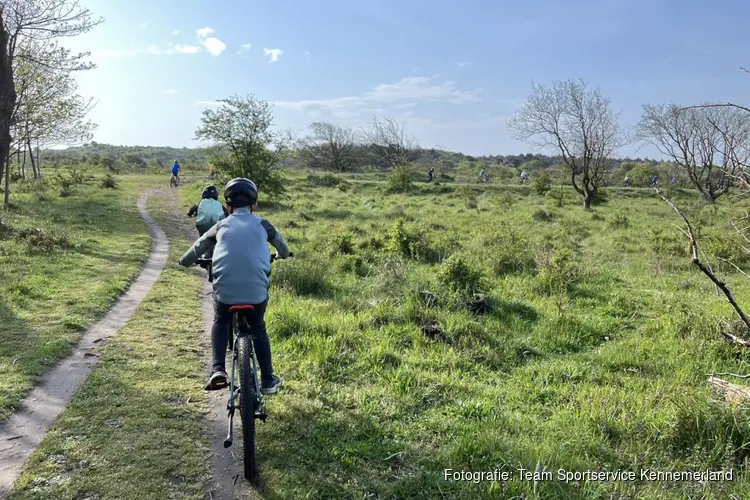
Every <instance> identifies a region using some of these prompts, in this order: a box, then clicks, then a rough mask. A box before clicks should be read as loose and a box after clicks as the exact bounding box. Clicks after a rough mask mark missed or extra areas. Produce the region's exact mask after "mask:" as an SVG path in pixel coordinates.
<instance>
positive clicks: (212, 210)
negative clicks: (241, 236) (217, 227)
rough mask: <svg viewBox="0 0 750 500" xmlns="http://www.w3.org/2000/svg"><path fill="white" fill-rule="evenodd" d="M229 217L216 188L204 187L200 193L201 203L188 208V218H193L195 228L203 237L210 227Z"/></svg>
mask: <svg viewBox="0 0 750 500" xmlns="http://www.w3.org/2000/svg"><path fill="white" fill-rule="evenodd" d="M228 215H229V211H228V210H227V208H226V207H225V206H224V205H222V203H221V202H220V201H219V190H218V189H216V186H206V187H205V188H203V191H202V192H201V201H199V202H198V203H196V204H195V205H193V206H192V207H190V210H189V211H188V213H187V216H188V217H195V228H196V229H197V230H198V235H199V236H203V235H204V234H206V232H208V230H209V229H211V227H212V226H213V225H214V224H216V223H217V222H219V221H220V220H221V219H223V218H224V217H227V216H228Z"/></svg>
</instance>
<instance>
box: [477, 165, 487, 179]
mask: <svg viewBox="0 0 750 500" xmlns="http://www.w3.org/2000/svg"><path fill="white" fill-rule="evenodd" d="M479 182H487V169H485V168H484V167H482V170H480V171H479Z"/></svg>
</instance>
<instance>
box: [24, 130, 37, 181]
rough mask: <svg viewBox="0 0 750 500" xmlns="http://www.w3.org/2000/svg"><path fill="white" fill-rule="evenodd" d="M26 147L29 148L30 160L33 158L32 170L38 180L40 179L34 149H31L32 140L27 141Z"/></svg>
mask: <svg viewBox="0 0 750 500" xmlns="http://www.w3.org/2000/svg"><path fill="white" fill-rule="evenodd" d="M26 147H28V148H29V158H31V170H33V171H34V179H36V178H38V177H39V175H37V169H36V162H35V161H34V149H33V148H32V147H31V139H29V140H28V141H26Z"/></svg>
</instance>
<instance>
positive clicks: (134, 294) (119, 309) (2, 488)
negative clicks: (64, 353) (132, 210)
mask: <svg viewBox="0 0 750 500" xmlns="http://www.w3.org/2000/svg"><path fill="white" fill-rule="evenodd" d="M150 194H151V191H148V192H146V193H145V194H143V195H142V196H141V197H140V198H139V199H138V211H139V212H140V214H141V217H143V220H144V221H145V222H146V224H147V225H148V229H149V232H150V233H151V237H152V239H153V243H152V247H151V254H150V255H149V257H148V260H147V261H146V263H145V264H144V266H143V268H142V269H141V273H140V274H139V275H138V278H137V279H136V280H135V281H134V282H133V284H132V285H131V286H130V287H129V288H128V290H127V292H125V294H124V295H123V296H122V297H120V298H119V299H118V300H117V302H116V303H115V305H114V306H113V307H112V309H111V310H110V311H109V313H108V314H107V316H105V317H104V318H103V319H101V320H99V321H98V322H97V323H95V324H94V325H92V326H91V327H89V328H88V330H86V332H85V333H84V335H83V337H82V338H81V340H80V341H79V342H78V344H77V345H76V346H75V347H74V348H73V352H72V353H71V354H70V356H68V357H67V358H65V359H64V360H62V361H61V362H60V363H59V364H58V365H56V366H55V367H54V368H53V369H52V370H51V371H50V372H49V373H47V375H46V376H45V377H44V383H43V384H42V385H40V386H38V387H35V388H34V389H32V390H31V391H30V392H29V394H28V395H27V396H26V398H25V399H24V400H23V402H22V410H20V411H19V412H17V413H14V414H13V415H11V417H10V418H9V419H8V420H7V421H6V422H5V423H4V424H0V498H5V497H6V496H7V494H8V493H9V492H10V490H11V488H12V487H13V483H14V482H15V480H16V478H17V477H18V475H19V474H20V473H21V470H22V468H23V465H24V463H26V460H27V459H28V458H29V455H31V453H32V452H33V451H34V449H36V447H37V446H38V445H39V443H40V442H41V440H42V438H43V437H44V435H45V433H46V432H47V429H48V428H49V426H50V425H52V423H53V422H54V421H55V420H56V419H57V417H58V415H59V414H60V412H62V410H63V409H64V408H65V406H66V405H67V404H68V403H69V402H70V400H71V398H72V397H73V395H74V394H75V393H76V391H77V390H78V388H79V387H80V386H81V384H82V383H83V381H84V380H85V379H86V377H87V376H88V374H89V373H90V372H91V370H92V369H93V368H94V366H96V363H97V362H98V360H99V358H98V355H97V354H95V353H93V352H91V351H92V350H93V349H94V348H95V347H97V346H101V345H104V344H105V343H106V341H107V340H108V339H110V338H111V337H113V336H114V335H116V334H117V332H118V331H119V330H120V329H121V328H122V327H123V326H125V324H126V323H127V322H128V321H129V320H130V318H131V317H132V316H133V313H134V312H135V310H136V308H137V307H138V304H139V303H140V302H141V301H142V300H143V299H144V297H145V296H146V294H148V292H149V290H151V287H152V286H153V284H154V283H155V282H156V280H157V279H158V278H159V275H160V274H161V271H162V269H163V268H164V266H165V264H166V263H167V255H168V250H169V243H168V241H167V237H166V235H165V234H164V232H163V231H162V230H161V228H160V227H159V226H158V224H157V223H156V221H154V219H152V218H151V216H150V215H149V214H148V212H147V210H146V202H147V200H148V196H149V195H150Z"/></svg>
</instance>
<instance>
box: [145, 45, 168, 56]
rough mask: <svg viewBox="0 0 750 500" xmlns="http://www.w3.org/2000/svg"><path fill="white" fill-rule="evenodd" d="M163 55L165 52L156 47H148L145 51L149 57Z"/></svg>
mask: <svg viewBox="0 0 750 500" xmlns="http://www.w3.org/2000/svg"><path fill="white" fill-rule="evenodd" d="M164 53H165V51H163V50H162V49H161V48H160V47H159V46H158V45H149V46H148V48H147V49H146V54H148V55H150V56H160V55H163V54H164Z"/></svg>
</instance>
